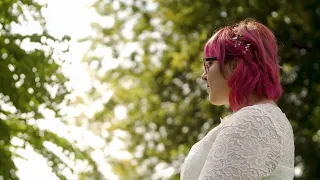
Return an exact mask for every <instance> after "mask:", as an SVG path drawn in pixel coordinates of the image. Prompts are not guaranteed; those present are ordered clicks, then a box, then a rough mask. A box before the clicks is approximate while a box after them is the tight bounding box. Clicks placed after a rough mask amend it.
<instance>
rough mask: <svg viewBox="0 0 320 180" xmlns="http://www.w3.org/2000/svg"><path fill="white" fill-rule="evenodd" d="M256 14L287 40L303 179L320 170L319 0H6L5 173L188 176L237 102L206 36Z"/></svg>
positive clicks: (1, 170)
mask: <svg viewBox="0 0 320 180" xmlns="http://www.w3.org/2000/svg"><path fill="white" fill-rule="evenodd" d="M245 18H254V19H256V20H258V21H260V22H262V23H264V24H265V25H267V26H268V27H269V28H270V29H271V30H272V31H273V32H274V34H275V36H276V37H277V40H278V45H279V64H280V65H281V66H282V67H283V68H282V70H281V81H282V85H283V88H284V93H283V95H282V97H281V99H280V100H279V101H278V102H277V104H278V105H279V106H280V108H281V109H282V110H283V112H284V113H285V114H286V115H287V117H288V119H289V120H290V122H291V124H292V127H293V130H294V135H295V148H296V150H295V156H296V157H295V179H297V180H318V179H320V153H319V152H320V96H319V95H320V78H319V77H320V71H319V63H320V59H319V58H320V50H319V49H320V1H319V0H304V1H289V0H269V1H258V0H233V1H231V0H212V1H201V0H181V1H178V0H176V1H175V0H96V1H77V0H1V1H0V98H1V99H0V180H11V179H12V180H16V179H21V180H37V179H39V180H40V179H41V180H42V179H46V180H47V179H50V180H57V179H97V180H100V179H106V180H114V179H120V180H136V179H137V180H140V179H151V180H156V179H163V180H166V179H174V180H177V179H179V172H180V168H181V165H182V163H183V161H184V158H185V157H186V155H187V154H188V152H189V150H190V148H191V146H192V145H193V144H194V143H196V142H197V141H198V140H199V139H201V138H202V137H203V136H204V135H205V134H206V133H207V132H208V131H210V130H211V129H212V128H214V127H215V126H216V125H218V124H219V123H220V117H225V116H226V115H227V114H229V113H230V110H229V107H223V106H220V107H217V106H212V105H210V104H209V102H208V101H207V92H206V85H205V84H204V82H202V80H201V78H200V76H201V74H202V71H203V67H202V57H203V47H204V45H205V42H206V40H207V39H208V38H210V37H211V36H212V35H213V33H214V32H215V30H217V29H218V28H219V27H221V26H224V25H228V24H230V23H232V22H236V21H239V20H243V19H245Z"/></svg>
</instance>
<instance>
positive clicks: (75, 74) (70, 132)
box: [12, 0, 125, 180]
mask: <svg viewBox="0 0 320 180" xmlns="http://www.w3.org/2000/svg"><path fill="white" fill-rule="evenodd" d="M37 1H38V2H39V3H41V4H43V3H47V4H48V6H47V8H43V11H42V13H43V15H44V17H45V19H46V22H47V29H48V31H49V33H50V34H51V35H53V36H54V37H57V38H61V37H63V36H64V35H68V36H70V37H71V41H70V43H69V44H70V50H69V52H68V53H66V54H63V55H62V58H64V59H65V60H66V61H67V62H72V63H71V64H70V63H65V64H64V65H63V66H62V71H63V73H64V74H65V75H66V76H67V77H69V78H70V83H69V85H70V86H71V87H72V89H74V91H73V92H72V93H71V94H70V95H69V98H70V99H73V100H74V99H75V98H77V97H82V98H85V94H86V92H87V91H88V90H89V89H90V87H91V86H92V79H91V78H90V75H89V73H88V71H87V67H86V66H85V64H84V63H81V60H82V57H83V55H84V54H85V52H86V51H87V50H88V48H89V46H90V44H89V43H80V42H78V40H79V39H81V38H84V37H86V36H88V35H90V34H91V33H94V32H93V30H92V29H91V27H90V23H91V22H99V23H101V24H103V25H105V26H108V25H112V24H113V22H112V20H108V19H103V18H101V17H100V16H99V15H98V14H97V13H96V12H95V10H94V9H92V8H88V7H89V6H90V3H93V2H94V1H79V0H37ZM70 9H72V11H70ZM12 31H13V32H18V33H20V34H33V33H37V32H38V33H41V26H40V25H39V24H38V23H37V22H35V21H28V23H24V24H22V25H13V26H12ZM21 46H22V47H23V48H24V49H30V50H31V49H33V48H36V47H37V45H35V44H32V43H30V42H23V43H22V45H21ZM53 47H54V48H55V49H56V50H57V52H58V51H59V50H62V49H64V48H65V47H63V46H56V45H53ZM96 53H100V55H103V56H111V53H108V51H105V52H104V51H103V50H100V52H96ZM113 66H114V65H113ZM97 86H99V85H97ZM99 89H101V90H102V91H103V90H104V88H103V87H102V86H101V87H99ZM104 95H105V96H104V97H103V99H102V101H100V102H90V101H88V102H86V105H82V106H78V107H66V110H67V113H68V115H69V116H71V117H75V116H78V115H79V114H81V113H82V112H85V114H86V115H87V116H88V117H92V116H93V114H94V113H95V112H96V111H97V110H99V109H101V108H102V104H103V103H104V102H106V101H107V100H108V99H109V98H110V96H111V95H112V94H111V93H110V92H109V93H108V92H105V93H104ZM124 111H125V110H124V109H123V108H122V107H119V108H117V109H116V110H115V114H116V116H118V118H120V119H121V118H125V116H124V115H123V114H125V113H123V112H124ZM42 112H43V114H44V115H45V119H43V120H37V121H35V120H33V121H32V120H30V121H29V123H35V124H37V125H38V126H39V127H40V129H48V130H50V131H53V132H55V133H57V134H58V135H60V136H63V137H65V138H67V139H69V140H78V141H80V146H84V147H85V146H91V147H93V148H96V149H107V148H108V147H109V146H112V147H113V148H112V150H110V151H111V152H109V153H110V154H112V153H114V154H117V153H118V155H119V151H118V150H119V148H121V147H122V146H123V145H122V144H121V142H119V141H116V140H115V141H113V142H112V143H111V144H110V145H109V146H107V145H106V144H105V141H104V140H103V139H102V137H97V136H95V135H94V134H93V133H91V132H90V131H88V130H87V128H85V127H77V126H69V127H67V126H65V125H64V124H63V123H62V122H61V121H60V120H59V119H56V118H55V115H54V113H53V112H51V111H50V110H48V109H42ZM12 143H13V144H17V145H19V144H21V143H22V142H21V140H20V139H18V138H14V139H12ZM45 146H46V147H47V148H48V149H51V150H52V151H53V152H55V153H56V154H57V155H58V156H59V157H61V158H63V159H65V161H67V164H69V165H70V166H71V167H74V168H75V169H76V170H79V171H80V170H83V169H85V168H86V164H83V163H81V162H78V163H76V164H75V163H74V162H72V161H68V160H67V158H66V157H63V156H64V155H63V153H61V152H60V151H59V148H57V147H56V146H55V145H54V144H52V143H46V144H45ZM117 147H118V148H117ZM17 152H18V153H19V154H20V155H23V156H24V157H25V158H26V159H21V158H15V159H14V162H15V164H16V165H17V168H18V172H17V175H18V176H19V178H20V179H21V180H43V179H46V180H57V179H58V178H57V177H56V176H55V175H54V174H53V173H52V171H51V169H50V168H49V167H48V166H47V162H46V160H45V159H44V158H43V157H42V156H40V155H39V154H37V153H35V152H34V151H33V149H32V147H31V146H27V147H26V148H25V149H22V148H20V149H18V150H17ZM102 156H104V153H103V152H102V151H101V150H97V151H95V152H93V153H92V157H93V159H95V160H96V161H97V162H98V164H99V168H101V170H102V171H101V172H102V173H103V174H104V175H105V176H106V177H108V179H117V176H115V175H114V174H113V173H112V172H111V168H110V166H109V165H108V164H107V163H106V162H105V161H104V160H103V158H101V157H102ZM64 174H66V175H67V177H68V179H76V176H74V175H73V174H72V173H71V172H70V171H68V170H66V171H65V172H64Z"/></svg>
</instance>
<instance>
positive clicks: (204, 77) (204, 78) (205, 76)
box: [201, 72, 207, 81]
mask: <svg viewBox="0 0 320 180" xmlns="http://www.w3.org/2000/svg"><path fill="white" fill-rule="evenodd" d="M201 79H202V80H204V81H206V80H207V73H206V72H203V73H202V75H201Z"/></svg>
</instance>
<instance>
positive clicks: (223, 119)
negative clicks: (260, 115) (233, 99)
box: [220, 102, 280, 122]
mask: <svg viewBox="0 0 320 180" xmlns="http://www.w3.org/2000/svg"><path fill="white" fill-rule="evenodd" d="M263 105H268V106H269V105H270V106H272V107H274V108H277V109H280V108H279V106H277V105H275V104H273V103H269V102H266V103H259V104H253V105H249V106H245V107H242V108H241V109H239V110H238V111H236V112H233V113H231V114H229V115H227V116H226V117H224V118H221V117H220V121H221V122H223V121H225V120H226V119H228V118H230V117H231V116H233V115H234V114H236V113H237V112H240V111H241V110H243V109H247V108H252V107H256V106H263Z"/></svg>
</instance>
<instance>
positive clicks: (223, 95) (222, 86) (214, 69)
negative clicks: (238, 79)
mask: <svg viewBox="0 0 320 180" xmlns="http://www.w3.org/2000/svg"><path fill="white" fill-rule="evenodd" d="M235 62H236V61H233V63H232V64H230V66H229V65H226V66H225V69H224V74H225V78H223V77H222V75H221V74H220V71H219V64H218V61H213V62H211V63H212V64H211V66H210V68H209V71H208V73H206V72H203V74H202V76H201V78H202V80H204V81H206V83H207V89H208V93H209V101H210V103H211V104H213V105H228V104H229V93H230V87H229V86H228V79H229V78H230V77H231V75H232V72H233V70H234V69H235V68H236V63H235ZM263 103H271V104H273V105H275V106H277V104H276V103H275V102H274V101H273V100H270V99H267V98H258V97H257V96H256V95H255V94H251V96H249V105H254V104H263Z"/></svg>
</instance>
